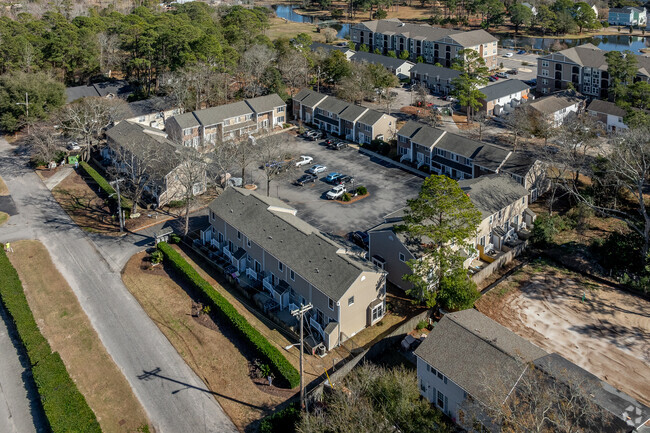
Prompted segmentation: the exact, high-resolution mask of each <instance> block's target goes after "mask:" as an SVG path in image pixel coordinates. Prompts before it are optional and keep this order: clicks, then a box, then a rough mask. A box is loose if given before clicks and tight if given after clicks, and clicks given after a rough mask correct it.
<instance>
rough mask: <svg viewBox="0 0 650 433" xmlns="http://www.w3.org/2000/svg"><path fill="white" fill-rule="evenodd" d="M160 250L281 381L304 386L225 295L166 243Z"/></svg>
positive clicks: (286, 361) (289, 364)
mask: <svg viewBox="0 0 650 433" xmlns="http://www.w3.org/2000/svg"><path fill="white" fill-rule="evenodd" d="M158 249H159V250H160V251H161V252H162V253H163V255H164V258H165V263H167V264H168V265H170V266H171V267H172V268H173V269H174V270H175V271H176V272H177V273H178V274H179V275H181V276H182V277H183V278H185V279H186V280H187V282H188V283H189V285H190V286H191V288H192V289H193V290H194V291H195V292H196V294H197V295H198V296H199V297H200V298H201V299H202V300H203V302H204V303H205V304H206V305H209V306H210V308H211V309H213V311H217V312H218V314H220V315H221V317H223V318H224V319H225V320H226V321H227V322H228V323H230V324H231V325H232V326H233V327H234V328H235V329H236V330H237V331H238V332H239V333H240V334H241V335H242V336H243V337H244V338H245V339H246V340H247V341H248V342H249V343H250V344H251V345H252V347H253V348H254V349H255V351H256V352H257V354H258V355H259V356H260V357H261V358H262V359H263V360H264V361H265V362H268V364H269V366H271V368H272V369H273V370H274V371H275V373H276V374H277V375H279V377H280V378H282V379H284V380H286V381H287V382H288V383H289V385H290V386H291V387H292V388H294V387H296V386H298V385H299V383H300V374H299V373H298V370H296V369H295V367H294V366H293V365H291V363H290V362H289V361H288V360H287V359H286V358H285V357H284V356H283V355H282V353H280V351H279V350H278V349H277V348H276V347H275V346H273V345H272V344H271V343H270V342H269V341H268V340H267V339H266V338H265V337H264V336H263V335H262V334H260V332H259V331H258V330H257V329H255V328H253V326H252V325H251V324H250V323H248V321H247V320H246V319H245V318H244V317H243V316H242V315H241V314H239V312H238V311H237V310H236V309H235V307H233V306H232V304H230V302H228V300H227V299H226V298H224V297H223V296H222V295H221V294H219V293H217V291H216V290H215V289H214V288H213V287H212V286H211V285H210V284H209V283H208V282H207V281H205V279H203V277H201V276H200V275H199V273H198V272H197V271H196V270H195V269H194V268H193V267H192V266H191V265H190V264H189V263H188V262H187V261H186V260H185V259H184V258H183V257H182V256H181V255H180V254H179V253H178V252H177V251H175V250H174V249H173V248H172V247H171V246H169V245H168V244H167V243H166V242H160V243H159V244H158Z"/></svg>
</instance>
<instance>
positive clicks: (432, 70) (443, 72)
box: [411, 63, 461, 80]
mask: <svg viewBox="0 0 650 433" xmlns="http://www.w3.org/2000/svg"><path fill="white" fill-rule="evenodd" d="M460 74H461V72H460V71H457V70H455V69H451V68H443V67H442V66H435V65H430V64H429V63H416V64H415V66H413V67H412V68H411V75H412V76H413V75H415V76H418V75H421V76H422V78H418V79H421V80H424V76H425V75H426V76H428V78H429V79H432V78H434V79H435V78H439V79H440V80H453V79H454V78H456V77H458V76H459V75H460Z"/></svg>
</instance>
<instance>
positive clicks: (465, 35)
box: [449, 30, 498, 47]
mask: <svg viewBox="0 0 650 433" xmlns="http://www.w3.org/2000/svg"><path fill="white" fill-rule="evenodd" d="M449 38H451V39H453V40H454V41H456V42H458V44H459V45H462V46H463V47H472V46H475V45H480V44H484V43H486V42H494V41H498V39H497V37H496V36H493V35H491V34H490V33H488V32H486V31H485V30H472V31H469V32H461V33H455V34H452V35H450V36H449Z"/></svg>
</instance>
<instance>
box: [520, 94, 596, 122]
mask: <svg viewBox="0 0 650 433" xmlns="http://www.w3.org/2000/svg"><path fill="white" fill-rule="evenodd" d="M584 108H585V100H584V98H582V97H579V96H578V95H575V94H574V93H573V92H562V93H557V94H555V95H550V96H545V97H543V98H540V99H537V100H535V101H533V102H530V103H528V104H526V105H522V106H520V107H517V109H518V110H520V109H523V110H525V111H526V113H527V114H528V115H529V116H536V117H537V118H538V119H539V120H540V121H543V122H547V123H549V124H550V125H552V126H554V127H558V126H560V125H562V124H563V123H564V122H565V121H566V120H567V119H570V118H572V117H575V116H577V115H578V114H580V113H582V112H583V111H584Z"/></svg>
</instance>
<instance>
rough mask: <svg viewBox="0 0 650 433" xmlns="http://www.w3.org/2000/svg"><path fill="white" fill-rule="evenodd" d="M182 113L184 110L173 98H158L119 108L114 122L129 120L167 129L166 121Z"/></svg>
mask: <svg viewBox="0 0 650 433" xmlns="http://www.w3.org/2000/svg"><path fill="white" fill-rule="evenodd" d="M182 113H183V109H182V108H180V107H178V105H176V104H175V103H174V101H173V100H172V99H171V98H167V97H158V96H156V97H153V98H149V99H143V100H141V101H134V102H129V103H125V104H124V105H122V106H119V107H117V110H116V112H115V114H114V115H113V120H114V122H115V123H117V122H120V121H122V120H128V121H130V122H136V123H140V124H142V125H147V126H151V127H152V128H157V129H165V119H168V118H170V117H172V116H178V115H179V114H182Z"/></svg>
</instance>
